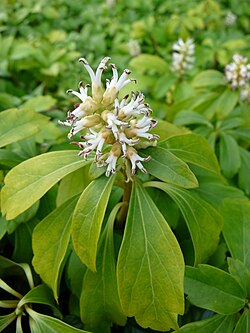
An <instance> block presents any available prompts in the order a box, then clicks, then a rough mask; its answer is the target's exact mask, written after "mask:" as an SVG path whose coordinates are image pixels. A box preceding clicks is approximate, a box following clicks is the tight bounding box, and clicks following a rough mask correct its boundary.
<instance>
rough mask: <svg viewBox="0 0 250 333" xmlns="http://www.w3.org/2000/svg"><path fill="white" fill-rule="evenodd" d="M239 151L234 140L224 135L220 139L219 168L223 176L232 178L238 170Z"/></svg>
mask: <svg viewBox="0 0 250 333" xmlns="http://www.w3.org/2000/svg"><path fill="white" fill-rule="evenodd" d="M240 164H241V160H240V151H239V147H238V144H237V142H236V141H235V139H234V138H233V137H232V136H231V135H229V134H226V133H222V134H221V139H220V166H221V170H222V172H223V173H224V175H225V176H226V177H228V178H232V177H233V176H234V175H235V174H236V173H237V172H238V171H239V168H240Z"/></svg>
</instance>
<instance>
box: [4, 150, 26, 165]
mask: <svg viewBox="0 0 250 333" xmlns="http://www.w3.org/2000/svg"><path fill="white" fill-rule="evenodd" d="M20 162H22V159H21V157H20V156H19V155H17V154H16V153H14V152H13V151H11V150H8V149H0V165H4V166H7V167H8V168H13V167H14V166H15V165H17V164H18V163H20Z"/></svg>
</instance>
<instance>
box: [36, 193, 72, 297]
mask: <svg viewBox="0 0 250 333" xmlns="http://www.w3.org/2000/svg"><path fill="white" fill-rule="evenodd" d="M77 199H78V197H77ZM76 202H77V200H76V198H75V199H74V200H72V199H70V200H68V201H67V202H66V203H64V205H63V206H60V207H58V208H57V209H55V210H54V211H53V212H52V213H51V214H49V215H48V216H46V217H45V218H44V219H43V220H42V221H41V222H40V223H39V224H38V225H37V226H36V228H35V230H34V232H33V237H32V244H33V246H32V247H33V251H34V258H33V261H32V263H33V266H34V268H35V270H36V272H37V273H38V274H39V275H40V276H41V278H42V279H43V281H44V282H45V283H47V284H48V286H50V288H51V289H52V290H53V293H54V297H55V299H56V300H57V299H58V283H59V281H58V280H59V273H60V269H61V265H62V262H63V259H64V257H65V254H66V251H67V247H68V243H69V239H70V229H71V217H72V214H73V211H74V208H75V205H76Z"/></svg>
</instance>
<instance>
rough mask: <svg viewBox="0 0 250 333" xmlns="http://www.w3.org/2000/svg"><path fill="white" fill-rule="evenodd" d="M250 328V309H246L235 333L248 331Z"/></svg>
mask: <svg viewBox="0 0 250 333" xmlns="http://www.w3.org/2000/svg"><path fill="white" fill-rule="evenodd" d="M249 328H250V310H249V309H246V310H245V311H244V313H243V314H242V315H241V317H240V319H239V321H238V322H237V325H236V327H235V330H234V331H233V333H247V332H249Z"/></svg>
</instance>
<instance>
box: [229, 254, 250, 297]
mask: <svg viewBox="0 0 250 333" xmlns="http://www.w3.org/2000/svg"><path fill="white" fill-rule="evenodd" d="M227 261H228V270H229V273H230V274H231V275H232V276H233V277H234V278H235V280H236V281H237V282H238V283H239V285H241V287H242V289H243V290H244V291H245V292H246V295H247V297H249V296H250V271H249V270H248V268H247V267H246V266H245V265H244V264H243V263H242V262H241V261H240V260H238V259H233V258H227Z"/></svg>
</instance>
